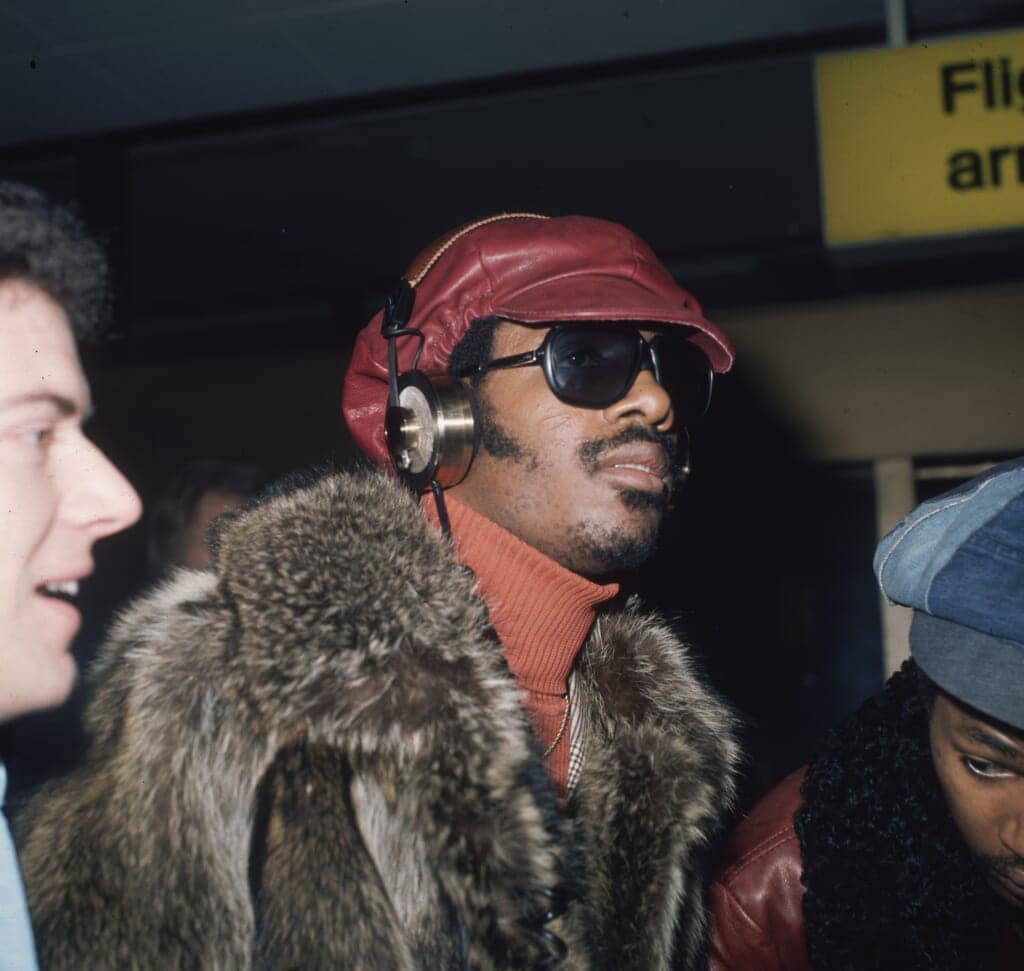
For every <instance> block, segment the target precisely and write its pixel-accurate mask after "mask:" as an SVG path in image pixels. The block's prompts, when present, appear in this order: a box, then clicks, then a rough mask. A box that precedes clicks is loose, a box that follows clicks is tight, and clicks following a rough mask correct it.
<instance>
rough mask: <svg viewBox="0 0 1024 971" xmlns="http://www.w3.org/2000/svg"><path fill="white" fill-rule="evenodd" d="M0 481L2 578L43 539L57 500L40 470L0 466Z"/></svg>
mask: <svg viewBox="0 0 1024 971" xmlns="http://www.w3.org/2000/svg"><path fill="white" fill-rule="evenodd" d="M0 481H2V488H0V510H2V511H3V513H4V515H2V516H0V570H2V571H3V572H4V573H5V574H6V573H7V570H8V569H9V568H10V565H11V564H12V563H21V564H24V561H25V560H26V559H27V557H28V556H29V555H30V554H31V553H32V551H33V550H35V549H36V547H38V546H39V545H40V544H41V543H42V542H43V540H44V539H45V538H46V535H47V534H48V532H49V531H50V528H51V526H52V524H53V522H54V520H55V518H56V515H57V496H56V493H55V490H54V488H53V482H52V480H51V479H50V477H48V476H47V475H45V472H44V467H43V466H39V467H38V468H36V467H17V468H10V467H8V466H0Z"/></svg>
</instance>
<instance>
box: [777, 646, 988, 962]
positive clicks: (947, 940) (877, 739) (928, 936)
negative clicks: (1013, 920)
mask: <svg viewBox="0 0 1024 971" xmlns="http://www.w3.org/2000/svg"><path fill="white" fill-rule="evenodd" d="M937 692H938V689H937V688H936V686H935V685H934V684H933V683H932V682H931V681H929V680H928V678H927V677H925V675H924V674H923V673H922V672H921V671H920V669H919V668H918V667H917V666H916V665H915V664H914V662H913V661H908V662H907V663H906V664H904V666H903V668H902V669H901V670H900V671H899V672H897V673H896V674H895V675H893V677H892V678H891V679H890V680H889V682H888V684H887V685H886V687H885V690H884V691H883V692H882V693H881V694H880V695H878V696H877V697H875V698H872V699H871V700H870V701H868V702H866V703H865V704H864V705H863V706H862V707H861V708H860V709H859V710H858V711H857V712H856V713H855V714H853V715H852V716H851V717H850V718H848V719H847V720H846V721H845V722H843V723H842V724H840V725H839V726H838V727H837V728H836V729H834V730H833V732H832V733H831V734H830V736H829V737H828V738H827V740H826V742H825V745H824V748H823V750H822V751H821V753H820V754H819V755H818V756H817V757H816V758H815V759H814V760H813V761H812V762H811V763H810V765H809V766H808V770H807V775H806V777H805V779H804V783H803V795H804V804H803V806H802V807H801V808H800V809H799V810H798V812H797V814H796V816H795V820H794V822H795V825H796V831H797V835H798V836H799V839H800V847H801V855H802V858H803V883H804V887H805V891H806V892H805V894H804V901H803V910H804V921H805V926H806V930H807V948H808V954H809V956H810V959H811V963H812V965H813V966H814V967H816V968H818V967H820V968H828V969H829V971H847V969H848V971H854V969H857V971H861V969H864V968H899V969H901V971H908V969H911V971H912V969H922V971H924V969H928V971H938V969H945V968H948V969H953V968H956V969H958V971H960V969H972V968H983V967H986V966H989V965H988V964H987V962H990V961H991V959H992V948H993V947H994V946H995V945H996V944H997V943H998V941H999V940H1000V935H1001V933H1002V930H1003V928H1004V923H1005V916H1004V915H1001V914H1000V913H999V912H1000V911H1001V910H1002V909H1003V908H1002V907H1001V906H1000V904H999V901H998V898H997V897H996V896H995V895H994V894H993V892H992V891H991V890H990V889H989V888H988V886H987V885H986V883H985V880H984V876H983V873H982V870H981V868H980V866H979V865H978V863H977V862H976V861H975V860H974V858H973V857H972V856H971V853H970V851H969V850H968V848H967V845H966V844H965V843H964V840H963V838H962V836H961V835H960V832H959V830H958V829H957V826H956V823H955V822H954V820H953V817H952V815H951V814H950V811H949V808H948V806H947V804H946V801H945V798H944V797H943V794H942V790H941V789H940V787H939V781H938V777H937V776H936V774H935V769H934V766H933V762H932V756H931V747H930V744H929V723H930V718H931V712H932V708H933V706H934V703H935V698H936V695H937Z"/></svg>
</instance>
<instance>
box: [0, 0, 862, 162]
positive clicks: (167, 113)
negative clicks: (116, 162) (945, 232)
mask: <svg viewBox="0 0 1024 971" xmlns="http://www.w3.org/2000/svg"><path fill="white" fill-rule="evenodd" d="M881 13H882V11H881V4H880V3H878V2H877V0H813V2H812V0H775V2H773V3H770V4H769V3H760V2H754V0H719V2H717V3H713V4H712V3H705V4H701V5H697V4H693V3H683V2H682V0H559V2H557V3H552V2H550V0H335V2H324V3H295V2H288V0H250V2H245V0H182V2H179V3H175V4H168V3H154V2H152V0H148V2H141V0H90V2H88V3H85V2H80V0H78V2H76V0H31V2H29V0H0V72H2V77H3V80H4V81H5V82H6V83H5V84H4V88H3V90H4V97H3V98H2V99H0V145H13V144H19V143H24V142H26V141H33V140H37V139H46V138H59V137H68V136H77V135H89V134H95V133H100V132H105V131H110V130H117V129H126V128H134V127H140V126H149V125H154V124H159V123H164V122H174V121H186V120H192V119H198V118H209V117H216V116H221V115H231V114H238V113H243V112H249V111H254V110H260V109H268V108H279V107H282V106H287V105H290V104H295V103H316V102H320V101H324V100H337V99H344V98H349V97H353V96H356V95H364V94H372V93H377V92H385V91H394V90H399V89H405V88H410V87H416V86H420V85H434V84H444V83H448V82H455V81H465V80H468V79H475V78H483V77H494V76H502V75H515V74H517V73H522V72H529V71H535V70H539V69H549V68H559V67H567V66H573V65H579V64H584V63H593V62H605V61H614V60H620V59H628V58H634V57H640V56H647V55H657V54H666V53H671V52H678V51H687V50H693V49H696V48H702V47H708V46H725V45H729V44H736V43H743V42H750V41H770V40H772V39H774V38H785V37H800V36H805V35H808V34H810V35H814V34H820V33H824V32H829V31H835V30H841V29H845V28H852V27H866V26H871V25H877V24H879V23H880V19H881ZM33 61H35V63H36V67H35V68H34V69H33V68H32V67H31V62H33Z"/></svg>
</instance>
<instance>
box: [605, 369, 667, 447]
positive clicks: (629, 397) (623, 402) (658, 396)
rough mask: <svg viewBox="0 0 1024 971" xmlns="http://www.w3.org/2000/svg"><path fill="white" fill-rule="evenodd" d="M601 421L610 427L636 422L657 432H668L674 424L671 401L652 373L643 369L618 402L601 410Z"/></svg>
mask: <svg viewBox="0 0 1024 971" xmlns="http://www.w3.org/2000/svg"><path fill="white" fill-rule="evenodd" d="M604 417H605V421H607V422H608V423H609V424H613V425H614V424H620V423H622V422H624V421H628V420H631V419H633V420H635V419H637V418H639V419H640V421H641V422H642V423H643V424H645V425H649V426H652V427H654V428H657V430H658V431H660V432H667V431H670V430H671V428H672V425H673V424H674V423H675V413H674V412H673V410H672V399H671V398H670V397H669V395H668V392H667V391H666V390H665V389H664V388H663V387H662V386H661V385H660V384H658V382H657V381H655V380H654V373H653V372H652V371H650V370H646V369H645V370H643V371H641V372H640V373H639V374H638V375H637V376H636V380H634V381H633V385H632V387H631V388H630V389H629V390H628V391H627V392H626V393H625V394H624V395H623V396H622V397H621V398H619V400H618V401H616V402H615V403H614V404H612V405H609V406H608V407H607V408H605V409H604Z"/></svg>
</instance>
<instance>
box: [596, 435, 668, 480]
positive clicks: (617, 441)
mask: <svg viewBox="0 0 1024 971" xmlns="http://www.w3.org/2000/svg"><path fill="white" fill-rule="evenodd" d="M632 442H647V443H650V444H653V445H658V446H660V447H661V448H662V449H663V450H664V452H665V454H666V455H667V456H668V466H669V470H670V471H671V473H672V476H673V478H676V477H677V476H678V475H679V473H680V472H681V471H682V468H681V466H680V463H679V439H678V438H677V437H676V436H675V435H668V434H666V433H664V432H659V431H658V430H657V429H654V428H644V427H643V426H641V425H631V426H630V427H629V428H624V429H623V430H622V431H621V432H617V433H616V434H615V435H612V436H611V437H610V438H591V439H588V440H587V441H585V442H583V444H582V445H580V447H579V449H578V450H577V451H578V454H579V459H580V462H581V463H582V464H583V467H584V468H585V469H586V470H587V471H588V472H595V471H597V463H598V462H599V461H600V459H601V456H602V455H603V454H604V453H605V452H607V451H609V450H610V449H613V448H618V447H619V446H621V445H629V444H631V443H632Z"/></svg>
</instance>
